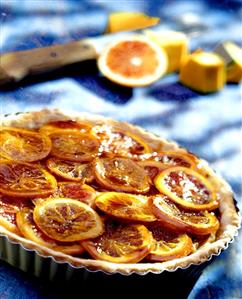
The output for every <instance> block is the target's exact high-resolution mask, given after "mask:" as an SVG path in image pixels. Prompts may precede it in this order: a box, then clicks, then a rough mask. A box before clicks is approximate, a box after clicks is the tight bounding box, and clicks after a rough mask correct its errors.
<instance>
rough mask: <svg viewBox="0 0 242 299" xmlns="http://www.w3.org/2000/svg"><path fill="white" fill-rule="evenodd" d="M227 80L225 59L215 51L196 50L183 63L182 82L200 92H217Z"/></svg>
mask: <svg viewBox="0 0 242 299" xmlns="http://www.w3.org/2000/svg"><path fill="white" fill-rule="evenodd" d="M225 80H226V74H225V63H224V60H223V59H222V58H221V57H220V56H219V55H217V54H215V53H208V52H203V51H196V52H194V53H192V54H191V55H190V56H189V57H188V58H187V59H186V61H185V62H184V63H183V65H182V67H181V70H180V82H181V83H182V84H184V85H185V86H187V87H189V88H191V89H194V90H196V91H198V92H202V93H208V92H215V91H218V90H220V89H222V88H223V86H224V84H225Z"/></svg>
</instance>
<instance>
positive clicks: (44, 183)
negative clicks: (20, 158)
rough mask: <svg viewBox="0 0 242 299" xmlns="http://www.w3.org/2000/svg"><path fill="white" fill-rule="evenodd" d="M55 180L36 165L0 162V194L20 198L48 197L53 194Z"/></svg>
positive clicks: (55, 184)
mask: <svg viewBox="0 0 242 299" xmlns="http://www.w3.org/2000/svg"><path fill="white" fill-rule="evenodd" d="M56 186H57V183H56V180H55V178H54V177H53V176H52V175H51V174H49V173H48V172H47V171H46V170H44V169H42V168H41V167H39V166H38V165H34V164H27V163H17V162H13V161H5V162H0V192H1V193H2V194H4V195H8V196H11V197H12V196H15V197H21V198H24V197H25V198H32V197H41V196H48V195H50V194H52V193H53V192H54V190H55V189H56Z"/></svg>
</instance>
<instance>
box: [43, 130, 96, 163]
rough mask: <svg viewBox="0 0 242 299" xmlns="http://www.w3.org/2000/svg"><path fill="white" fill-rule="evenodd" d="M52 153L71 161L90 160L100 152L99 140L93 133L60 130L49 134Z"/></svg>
mask: <svg viewBox="0 0 242 299" xmlns="http://www.w3.org/2000/svg"><path fill="white" fill-rule="evenodd" d="M49 136H50V139H51V141H52V150H51V155H52V156H55V157H57V158H60V159H64V160H69V161H77V162H83V161H90V160H92V159H93V158H94V157H95V156H97V154H98V152H99V141H98V140H97V139H96V138H95V137H94V136H93V135H91V134H86V133H81V132H77V131H73V130H72V131H69V130H67V131H65V130H59V131H57V132H55V133H52V134H50V135H49Z"/></svg>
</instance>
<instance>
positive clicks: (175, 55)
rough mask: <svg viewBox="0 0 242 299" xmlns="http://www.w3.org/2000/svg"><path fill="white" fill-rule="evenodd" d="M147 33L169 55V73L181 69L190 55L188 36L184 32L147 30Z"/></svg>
mask: <svg viewBox="0 0 242 299" xmlns="http://www.w3.org/2000/svg"><path fill="white" fill-rule="evenodd" d="M145 34H146V35H147V36H148V37H149V38H150V39H152V40H153V41H154V42H156V43H157V44H158V45H159V46H160V47H162V48H163V49H164V50H165V51H166V53H167V56H168V69H167V73H171V72H176V71H179V69H180V66H181V63H182V61H184V59H185V58H186V57H187V55H188V38H187V37H186V35H185V34H184V33H182V32H177V31H160V32H155V31H152V30H145Z"/></svg>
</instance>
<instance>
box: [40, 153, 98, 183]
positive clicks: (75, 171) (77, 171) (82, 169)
mask: <svg viewBox="0 0 242 299" xmlns="http://www.w3.org/2000/svg"><path fill="white" fill-rule="evenodd" d="M46 165H47V167H48V169H49V170H50V171H51V172H52V173H54V174H56V175H58V176H59V177H61V178H63V179H66V180H70V181H78V182H86V183H90V182H92V181H93V180H94V173H93V169H92V165H91V164H90V163H80V162H74V161H65V160H62V159H58V158H50V159H48V160H47V162H46Z"/></svg>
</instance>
